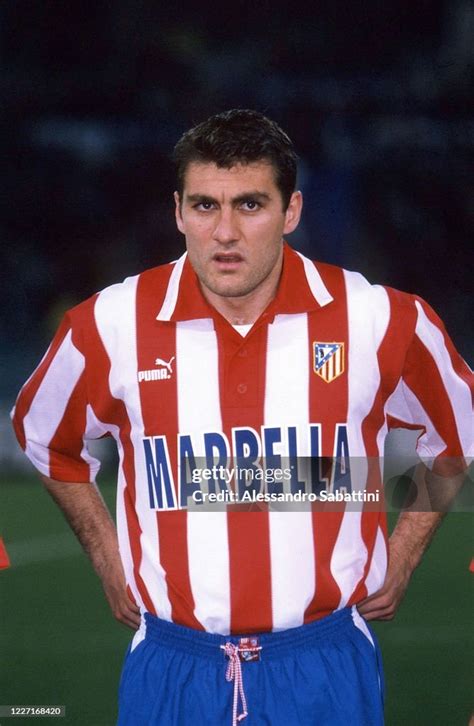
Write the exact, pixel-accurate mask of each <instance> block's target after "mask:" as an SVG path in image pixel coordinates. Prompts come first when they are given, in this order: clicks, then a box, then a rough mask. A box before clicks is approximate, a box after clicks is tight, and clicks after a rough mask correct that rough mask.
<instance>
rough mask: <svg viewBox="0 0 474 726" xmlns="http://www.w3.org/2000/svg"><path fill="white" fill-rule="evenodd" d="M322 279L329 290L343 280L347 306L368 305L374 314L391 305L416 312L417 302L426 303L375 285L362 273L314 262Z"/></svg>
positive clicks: (401, 309) (414, 296)
mask: <svg viewBox="0 0 474 726" xmlns="http://www.w3.org/2000/svg"><path fill="white" fill-rule="evenodd" d="M313 264H314V265H315V267H316V269H317V270H318V272H319V274H320V275H321V278H322V279H323V281H324V283H325V284H326V285H327V286H328V288H331V287H334V281H335V280H337V279H341V280H343V283H344V286H343V290H344V293H345V295H346V298H347V305H348V306H353V305H357V304H360V305H368V306H370V309H371V310H372V312H373V313H377V310H378V306H382V307H385V306H387V305H389V306H390V307H391V308H393V309H396V310H397V311H400V312H402V311H404V310H405V311H407V310H409V309H411V310H414V309H415V308H416V306H415V303H416V301H417V300H418V301H420V303H422V304H424V305H426V303H425V302H424V301H423V300H422V299H421V298H419V297H417V296H416V295H412V294H410V293H408V292H403V291H402V290H396V289H395V288H393V287H390V286H388V285H381V284H379V283H373V282H371V281H370V280H368V279H367V278H366V277H365V276H364V275H363V274H362V273H360V272H357V271H354V270H347V269H345V268H343V267H338V266H336V265H331V264H329V263H326V262H316V261H315V262H313Z"/></svg>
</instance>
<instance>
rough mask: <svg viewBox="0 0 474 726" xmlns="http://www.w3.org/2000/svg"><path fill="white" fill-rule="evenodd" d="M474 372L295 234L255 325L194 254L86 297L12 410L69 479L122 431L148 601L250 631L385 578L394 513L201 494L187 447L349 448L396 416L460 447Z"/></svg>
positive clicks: (39, 461) (418, 309)
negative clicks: (228, 504) (204, 505)
mask: <svg viewBox="0 0 474 726" xmlns="http://www.w3.org/2000/svg"><path fill="white" fill-rule="evenodd" d="M471 383H472V375H471V372H470V370H469V368H468V367H467V366H466V364H465V363H464V362H463V361H462V359H461V358H460V356H459V355H458V354H457V352H456V351H455V349H454V348H453V345H452V343H451V342H450V340H449V338H448V336H447V334H446V332H445V330H444V327H443V325H442V323H441V322H440V320H439V319H438V318H437V316H436V315H435V313H434V312H433V311H432V310H431V309H430V308H429V306H428V305H427V304H426V303H425V302H424V301H423V300H421V299H419V298H417V297H415V296H412V295H408V294H405V293H401V292H398V291H396V290H392V289H388V288H384V287H381V286H372V285H370V284H369V283H368V282H367V281H366V279H365V278H364V277H362V276H361V275H360V274H358V273H354V272H347V271H345V270H342V269H340V268H337V267H333V266H331V265H326V264H320V263H313V262H311V261H310V260H308V259H306V258H305V257H303V256H302V255H300V254H299V253H297V252H295V251H294V250H292V249H291V248H290V247H288V246H287V245H285V250H284V265H283V272H282V277H281V280H280V284H279V288H278V292H277V296H276V298H275V299H274V300H273V302H272V303H271V304H270V305H269V307H268V308H267V309H266V310H265V312H264V313H263V314H262V315H261V317H260V318H259V319H258V320H257V322H256V323H255V324H254V325H253V327H252V329H251V330H250V332H249V333H248V335H247V336H245V337H242V336H241V335H239V333H238V332H236V330H234V329H233V327H232V326H231V325H230V324H229V323H228V322H227V321H226V320H225V319H224V318H223V317H222V316H220V315H219V314H218V313H217V312H216V311H215V310H214V309H213V308H212V307H210V306H209V304H208V303H207V302H206V300H205V299H204V297H203V295H202V293H201V291H200V287H199V283H198V281H197V278H196V276H195V273H194V271H193V269H192V267H191V265H190V263H189V260H188V259H187V257H186V255H183V257H181V258H180V259H179V260H178V261H177V262H175V263H172V264H168V265H163V266H160V267H157V268H154V269H151V270H148V271H146V272H144V273H142V274H140V275H138V276H136V277H131V278H128V279H126V280H125V281H124V282H123V283H121V284H117V285H113V286H111V287H109V288H107V289H105V290H104V291H102V292H100V293H99V294H97V295H96V296H94V297H92V298H91V299H89V300H86V301H85V302H84V303H82V304H80V305H78V306H77V307H75V308H73V309H72V310H71V311H70V312H69V313H68V314H66V316H65V318H64V320H63V322H62V324H61V326H60V328H59V330H58V333H57V335H56V337H55V338H54V340H53V342H52V344H51V346H50V348H49V350H48V351H47V353H46V355H45V357H44V358H43V360H42V361H41V363H40V365H39V366H38V368H37V369H36V371H35V372H34V373H33V375H32V376H31V377H30V379H29V380H28V381H27V383H26V384H25V385H24V387H23V389H22V390H21V392H20V395H19V397H18V400H17V403H16V407H15V409H14V411H13V413H12V416H13V422H14V426H15V430H16V433H17V436H18V439H19V441H20V443H21V445H22V447H23V448H24V450H25V452H26V454H27V455H28V457H29V458H30V459H31V461H32V462H33V464H34V465H35V466H36V467H37V468H38V469H39V470H40V472H42V473H43V474H44V475H46V476H49V477H51V478H53V479H56V480H59V481H64V482H86V481H92V480H94V478H95V475H96V474H97V471H98V468H99V462H98V461H96V460H94V459H93V458H92V457H91V456H90V454H89V453H88V449H87V441H88V440H89V439H95V438H99V437H102V436H104V435H107V434H109V435H112V436H113V437H114V438H115V441H116V443H117V447H118V450H119V455H120V465H119V473H118V495H117V529H118V535H119V542H120V552H121V557H122V560H123V565H124V569H125V573H126V578H127V582H128V585H129V588H130V590H131V592H132V594H133V596H134V598H135V600H136V601H137V602H138V603H139V604H140V606H141V608H142V610H143V611H149V612H151V613H153V614H155V615H158V616H159V617H160V618H163V619H165V620H171V621H174V622H176V623H180V624H183V625H186V626H189V627H192V628H197V629H204V630H207V631H209V632H214V633H223V634H227V633H229V632H233V633H251V632H259V631H269V630H280V629H285V628H291V627H296V626H299V625H301V624H303V623H306V622H310V621H312V620H314V619H317V618H319V617H322V616H324V615H327V614H328V613H330V612H332V611H334V610H336V609H338V608H341V607H344V606H346V605H351V604H353V603H356V602H358V601H359V600H360V599H362V598H364V597H365V596H366V595H368V594H371V593H373V592H375V591H376V590H377V589H378V588H379V587H380V586H381V585H382V583H383V580H384V575H385V571H386V564H387V538H386V524H385V516H384V514H383V512H380V511H368V510H366V508H365V507H361V508H360V510H359V511H338V512H336V511H334V512H331V513H328V512H322V511H316V510H314V511H300V512H295V511H292V512H288V511H273V510H268V509H267V510H260V511H240V510H239V511H237V510H235V509H233V510H232V508H230V509H231V510H232V511H225V512H224V511H207V512H200V511H194V510H192V511H191V510H190V511H188V510H187V509H186V508H185V507H183V506H182V505H183V497H185V496H187V495H186V493H183V491H184V490H183V487H182V486H181V485H180V480H179V472H178V458H179V457H180V456H183V451H184V452H185V455H186V456H187V457H188V458H189V457H206V456H207V455H208V454H209V452H210V451H211V452H214V453H216V452H218V453H219V452H220V453H222V452H223V453H224V454H228V455H229V456H232V455H234V454H235V450H236V448H239V447H240V450H241V453H242V452H244V451H247V452H248V451H249V450H252V447H254V448H255V450H256V451H257V453H258V454H259V455H264V454H266V455H267V456H268V455H269V452H270V453H271V454H272V455H275V453H276V452H278V453H279V454H282V455H283V454H288V453H289V454H290V455H291V451H293V454H295V453H296V452H297V454H298V456H309V455H311V454H314V446H315V441H316V444H317V449H318V453H319V454H320V455H321V456H333V455H334V454H335V453H336V454H337V453H338V450H337V446H338V445H339V444H338V441H339V443H340V441H343V442H344V447H345V448H346V449H347V451H346V453H350V456H351V457H377V456H382V454H383V445H384V438H385V435H386V433H387V431H388V429H389V428H390V427H392V426H396V427H399V426H406V427H410V428H418V429H421V430H422V433H421V435H420V437H419V439H418V451H419V452H420V453H421V454H423V455H425V456H427V457H433V458H434V457H438V456H452V457H457V456H462V455H466V454H467V453H468V449H469V447H470V446H471V441H472V433H471V421H472V419H471V412H472V404H471V400H472V399H471V393H470V385H471ZM341 431H342V432H344V436H343V438H342V439H341V437H340V433H341ZM339 453H340V452H339ZM180 506H181V508H180Z"/></svg>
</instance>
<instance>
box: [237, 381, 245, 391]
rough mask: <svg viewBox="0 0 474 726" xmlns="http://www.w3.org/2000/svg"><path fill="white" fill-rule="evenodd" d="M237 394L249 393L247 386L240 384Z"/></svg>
mask: <svg viewBox="0 0 474 726" xmlns="http://www.w3.org/2000/svg"><path fill="white" fill-rule="evenodd" d="M237 392H238V393H247V384H246V383H239V385H238V386H237Z"/></svg>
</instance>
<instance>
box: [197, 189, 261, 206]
mask: <svg viewBox="0 0 474 726" xmlns="http://www.w3.org/2000/svg"><path fill="white" fill-rule="evenodd" d="M249 199H252V200H253V201H256V202H268V201H270V199H271V197H270V195H269V194H267V193H266V192H259V191H253V192H243V193H242V194H239V195H238V196H236V197H233V198H232V199H231V204H232V205H233V206H237V205H239V204H241V203H242V202H246V201H248V200H249ZM186 200H187V201H188V202H197V203H203V202H211V203H212V204H214V203H215V204H218V203H219V202H218V200H217V199H214V198H213V197H210V196H209V195H208V194H188V195H186Z"/></svg>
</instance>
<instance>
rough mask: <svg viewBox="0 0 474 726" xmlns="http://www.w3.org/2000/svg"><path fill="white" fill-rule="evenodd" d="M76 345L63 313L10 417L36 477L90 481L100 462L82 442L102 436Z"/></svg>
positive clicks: (76, 336) (76, 335) (68, 318)
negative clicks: (90, 402) (37, 474)
mask: <svg viewBox="0 0 474 726" xmlns="http://www.w3.org/2000/svg"><path fill="white" fill-rule="evenodd" d="M79 340H80V331H76V330H74V328H73V324H72V322H71V316H70V315H69V314H66V315H65V317H64V319H63V321H62V323H61V325H60V327H59V329H58V331H57V333H56V335H55V337H54V339H53V341H52V343H51V345H50V347H49V348H48V350H47V352H46V354H45V356H44V357H43V359H42V360H41V362H40V364H39V365H38V367H37V368H36V370H35V371H34V372H33V374H32V375H31V376H30V378H29V379H28V380H27V382H26V383H25V385H24V386H23V388H22V389H21V391H20V393H19V395H18V398H17V401H16V404H15V406H14V408H13V410H12V412H11V417H12V421H13V427H14V430H15V433H16V436H17V438H18V441H19V443H20V446H21V447H22V448H23V450H24V451H25V454H26V455H27V456H28V458H29V459H30V461H31V462H32V463H33V465H34V466H35V467H36V468H37V469H38V470H39V472H40V473H41V474H43V475H45V476H48V477H50V478H52V479H55V480H57V481H65V482H91V481H94V480H95V477H96V475H97V472H98V470H99V468H100V462H99V461H98V460H97V459H94V458H93V457H92V456H90V454H89V452H88V449H87V439H96V438H100V437H101V436H103V435H104V434H106V433H107V431H106V429H105V428H104V427H103V426H102V425H101V424H100V422H99V421H98V420H97V419H96V418H95V416H94V414H93V411H92V408H91V406H90V404H89V401H88V395H87V381H86V370H85V368H86V367H85V358H84V355H83V353H82V352H81V350H80V346H79V344H78V341H79Z"/></svg>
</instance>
